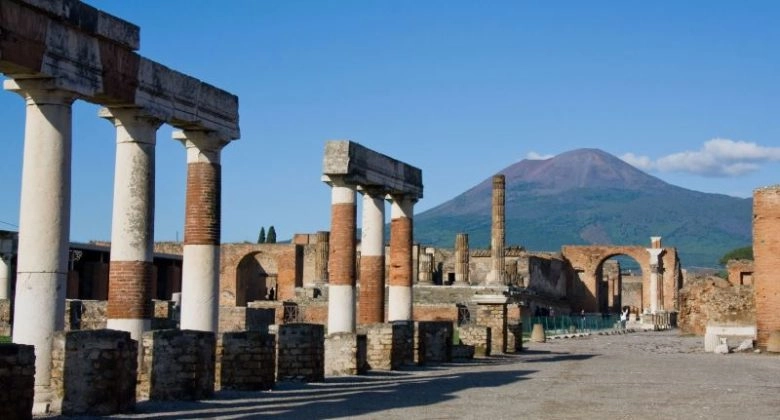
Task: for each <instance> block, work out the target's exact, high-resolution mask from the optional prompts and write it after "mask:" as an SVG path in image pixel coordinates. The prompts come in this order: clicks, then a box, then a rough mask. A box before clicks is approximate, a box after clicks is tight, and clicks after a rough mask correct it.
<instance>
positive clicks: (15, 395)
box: [0, 343, 35, 419]
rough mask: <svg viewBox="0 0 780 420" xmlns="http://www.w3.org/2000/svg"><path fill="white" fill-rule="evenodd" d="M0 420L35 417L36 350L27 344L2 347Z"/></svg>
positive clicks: (2, 345)
mask: <svg viewBox="0 0 780 420" xmlns="http://www.w3.org/2000/svg"><path fill="white" fill-rule="evenodd" d="M0 384H1V385H0V419H30V418H32V409H33V394H34V385H35V350H34V347H33V346H30V345H25V344H11V343H8V344H0Z"/></svg>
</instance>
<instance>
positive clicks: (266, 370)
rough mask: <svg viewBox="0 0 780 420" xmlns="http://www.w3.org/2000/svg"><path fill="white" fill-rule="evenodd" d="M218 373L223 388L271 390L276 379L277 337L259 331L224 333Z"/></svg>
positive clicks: (217, 358)
mask: <svg viewBox="0 0 780 420" xmlns="http://www.w3.org/2000/svg"><path fill="white" fill-rule="evenodd" d="M214 376H215V378H216V387H217V388H219V389H235V390H241V391H256V390H267V389H271V388H272V387H273V386H274V383H275V382H276V336H275V335H272V334H266V333H262V332H259V331H247V332H232V333H225V334H222V335H221V337H220V339H219V340H217V357H216V367H215V375H214Z"/></svg>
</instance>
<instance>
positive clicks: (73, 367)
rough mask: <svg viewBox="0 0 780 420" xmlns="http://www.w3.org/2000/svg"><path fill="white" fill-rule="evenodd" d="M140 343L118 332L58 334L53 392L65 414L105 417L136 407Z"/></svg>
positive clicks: (52, 380) (101, 331)
mask: <svg viewBox="0 0 780 420" xmlns="http://www.w3.org/2000/svg"><path fill="white" fill-rule="evenodd" d="M137 369H138V342H137V341H135V340H132V339H131V338H130V333H128V332H125V331H115V330H105V329H103V330H83V331H70V332H58V333H56V334H55V336H54V340H53V342H52V370H51V389H52V392H53V393H54V395H55V399H56V400H57V401H58V402H59V403H55V404H53V405H54V406H57V405H60V406H61V411H62V414H64V415H66V416H74V415H94V416H105V415H110V414H115V413H124V412H129V411H132V410H133V409H134V407H135V392H136V378H137V371H138V370H137Z"/></svg>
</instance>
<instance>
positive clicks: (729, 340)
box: [704, 325, 756, 352]
mask: <svg viewBox="0 0 780 420" xmlns="http://www.w3.org/2000/svg"><path fill="white" fill-rule="evenodd" d="M721 339H725V340H726V344H727V345H729V346H731V347H732V348H733V347H737V346H738V345H739V343H741V342H742V341H744V340H746V339H749V340H755V339H756V327H755V325H743V326H739V325H708V326H707V330H706V332H705V334H704V351H707V352H712V351H715V348H716V347H717V346H718V345H720V344H721Z"/></svg>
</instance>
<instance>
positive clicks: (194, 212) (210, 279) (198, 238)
mask: <svg viewBox="0 0 780 420" xmlns="http://www.w3.org/2000/svg"><path fill="white" fill-rule="evenodd" d="M173 137H174V138H175V139H177V140H180V141H182V143H183V144H184V146H185V147H186V148H187V202H186V207H185V208H186V210H185V211H186V213H185V217H184V261H183V262H182V273H181V277H182V286H181V288H182V291H181V329H183V330H185V329H188V330H198V331H211V332H216V331H217V319H218V316H219V311H218V304H219V240H220V222H221V190H222V180H221V172H222V166H221V165H220V154H221V151H222V147H224V145H225V141H223V140H222V139H219V138H217V137H215V136H213V135H211V134H209V133H206V132H202V131H179V132H175V133H174V135H173Z"/></svg>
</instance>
